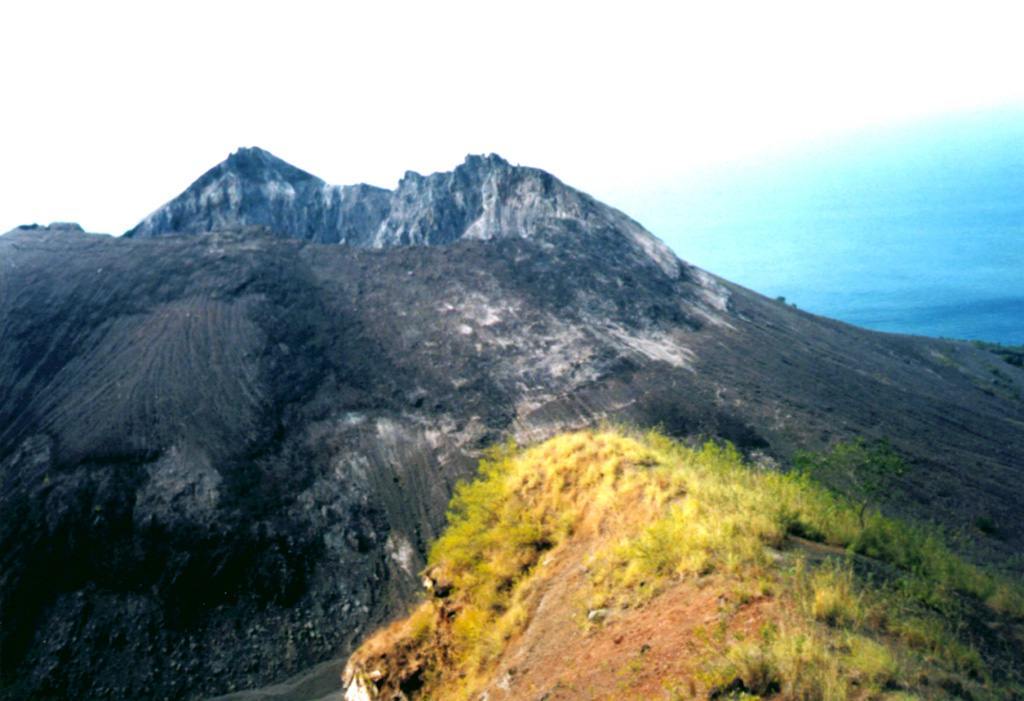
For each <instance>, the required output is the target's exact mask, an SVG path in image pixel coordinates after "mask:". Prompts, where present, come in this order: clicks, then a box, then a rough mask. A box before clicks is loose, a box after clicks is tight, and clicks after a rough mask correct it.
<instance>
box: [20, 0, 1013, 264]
mask: <svg viewBox="0 0 1024 701" xmlns="http://www.w3.org/2000/svg"><path fill="white" fill-rule="evenodd" d="M1022 19H1024V9H1021V8H1020V6H1019V4H1017V3H1013V2H972V3H970V4H967V3H943V2H928V3H923V2H898V1H893V0H890V1H888V2H881V3H874V2H857V3H825V2H812V3H790V2H772V3H764V2H758V3H730V2H716V3H709V2H694V3H686V2H674V3H671V2H665V1H664V0H662V1H660V2H644V1H642V0H637V1H634V2H630V3H605V2H600V1H599V0H590V1H589V2H585V3H584V2H558V1H557V0H546V1H543V2H533V1H531V0H521V1H519V2H516V3H482V2H416V3H405V2H358V3H356V2H351V3H350V2H311V1H303V0H292V1H291V2H289V3H281V2H273V3H267V2H259V1H252V2H246V3H240V2H218V1H217V0H203V1H202V2H193V1H192V0H176V2H173V3H167V2H146V3H141V2H110V1H108V0H94V1H92V2H88V3H83V2H52V1H47V0H35V1H33V2H20V3H6V4H5V5H4V8H3V9H2V10H0V20H2V21H0V27H2V29H0V33H2V35H3V36H2V37H0V123H2V125H3V128H2V130H0V164H2V167H0V179H2V180H0V193H2V195H0V231H6V230H8V229H10V228H13V227H15V226H17V225H19V224H27V223H34V222H38V223H41V224H45V223H49V222H51V221H77V222H79V223H81V224H82V226H83V227H84V228H85V229H86V230H88V231H96V232H107V233H115V234H119V233H122V232H123V231H125V230H127V229H128V228H130V227H132V226H133V225H134V224H135V223H136V222H137V221H138V220H140V219H141V218H142V217H144V216H145V215H147V214H148V213H149V212H150V211H152V210H154V209H156V208H157V207H159V206H160V205H161V204H163V203H164V202H166V201H168V200H170V199H172V198H173V197H174V196H176V195H177V194H178V193H180V192H181V191H182V190H184V189H185V188H186V187H187V186H188V185H189V184H190V183H191V182H192V181H193V180H195V179H196V178H197V177H198V176H199V175H201V174H202V173H203V172H204V171H205V170H207V169H208V168H210V167H212V166H213V165H215V164H216V163H218V162H220V161H221V160H223V159H224V158H225V157H226V156H227V155H228V154H229V153H231V152H232V151H234V150H235V149H237V148H238V147H240V146H260V147H262V148H264V149H267V150H269V151H271V152H272V153H274V154H275V155H277V156H279V157H281V158H283V159H284V160H286V161H288V162H290V163H292V164H294V165H296V166H298V167H300V168H303V169H305V170H307V171H309V172H311V173H313V174H315V175H317V176H319V177H321V178H323V179H324V180H326V181H328V182H331V183H335V184H351V183H356V182H368V183H371V184H374V185H378V186H382V187H388V188H393V187H394V186H395V185H396V184H397V182H398V180H399V179H400V178H401V177H402V175H403V174H404V172H405V171H406V170H415V171H418V172H420V173H424V174H427V173H431V172H436V171H445V170H451V169H452V168H453V167H454V166H456V165H458V164H459V163H461V162H462V160H463V159H464V157H465V156H466V154H468V153H498V154H500V155H502V156H503V157H504V158H506V159H507V160H509V161H510V162H512V163H518V164H521V165H529V166H535V167H539V168H543V169H545V170H548V171H549V172H551V173H553V174H555V175H556V176H557V177H559V178H560V179H561V180H563V181H564V182H566V183H568V184H569V185H572V186H573V187H576V188H577V189H580V190H583V191H585V192H588V193H590V194H592V195H594V196H595V197H598V198H599V199H601V200H604V201H606V202H608V203H609V204H612V205H614V206H617V207H620V208H621V209H624V210H625V211H626V212H627V213H628V214H631V215H633V216H634V217H635V218H637V219H639V220H640V221H641V223H644V218H643V216H641V215H640V214H639V213H637V212H633V211H630V204H631V203H637V202H650V201H653V200H652V199H651V198H650V197H647V196H646V195H647V194H648V193H650V192H654V191H661V192H664V191H665V190H666V188H673V187H685V183H687V182H692V181H693V179H694V178H697V177H700V175H701V174H702V173H706V172H709V171H713V170H714V169H716V168H720V167H733V166H735V164H737V163H739V164H742V163H744V162H746V161H756V160H758V159H761V160H763V159H765V158H771V157H772V156H773V154H779V153H785V152H787V151H788V150H793V149H799V148H802V147H803V146H804V145H806V144H807V143H814V142H822V141H828V140H829V139H833V138H840V137H841V136H842V135H843V134H845V133H849V132H851V131H856V130H859V129H865V128H874V127H877V126H878V125H890V124H891V125H899V124H908V123H913V121H914V120H917V119H921V118H925V117H928V116H930V115H942V114H951V113H957V112H965V111H968V112H969V111H979V110H986V109H994V108H1003V107H1006V106H1022V105H1024V80H1021V79H1020V74H1019V67H1020V66H1022V65H1024V42H1021V41H1020V37H1019V27H1020V26H1021V20H1022ZM654 199H657V198H654ZM647 214H648V215H649V216H650V218H651V219H653V220H658V216H657V215H658V213H657V212H648V213H647ZM654 233H655V234H657V233H658V231H656V230H655V231H654ZM670 243H671V242H670ZM677 252H678V251H677ZM684 257H685V256H684Z"/></svg>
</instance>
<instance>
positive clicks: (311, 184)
mask: <svg viewBox="0 0 1024 701" xmlns="http://www.w3.org/2000/svg"><path fill="white" fill-rule="evenodd" d="M389 199H390V193H389V192H388V191H387V190H383V189H381V188H376V187H372V186H370V185H352V186H347V187H345V186H339V185H328V184H327V183H325V182H324V181H323V180H321V179H320V178H317V177H315V176H313V175H310V174H309V173H307V172H306V171H304V170H300V169H298V168H296V167H295V166H292V165H290V164H288V163H285V162H284V161H282V160H281V159H280V158H277V157H275V156H273V155H272V154H270V153H268V152H267V151H264V150H263V149H260V148H241V149H239V150H238V151H236V152H235V153H233V154H231V155H230V156H229V157H228V158H227V160H225V161H224V162H222V163H220V164H218V165H216V166H214V167H213V168H211V169H210V170H208V171H207V172H206V173H204V174H203V175H202V177H200V178H199V179H198V180H196V181H195V182H194V183H192V185H190V186H189V188H188V189H187V190H185V192H183V193H181V194H180V195H178V197H176V198H174V199H173V200H171V201H170V202H168V203H167V204H165V205H164V206H162V207H160V208H159V209H157V210H156V211H155V212H153V213H152V214H150V215H149V216H148V217H146V218H145V219H143V220H142V221H141V222H139V224H138V225H137V226H135V228H133V229H131V230H130V231H128V232H126V233H125V237H127V238H147V237H151V236H157V235H160V234H165V233H168V232H178V233H186V234H195V233H201V232H205V231H214V230H216V229H225V228H232V227H242V226H265V227H270V228H271V229H273V230H274V231H275V232H277V233H278V234H279V235H282V236H287V237H290V238H297V239H303V240H307V241H316V242H317V243H338V242H345V243H351V244H354V245H367V243H368V237H369V236H370V234H371V232H374V231H376V230H377V228H378V227H379V226H380V223H381V221H382V220H383V219H384V217H385V216H386V214H387V211H388V205H389Z"/></svg>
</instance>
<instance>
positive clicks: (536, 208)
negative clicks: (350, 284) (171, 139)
mask: <svg viewBox="0 0 1024 701" xmlns="http://www.w3.org/2000/svg"><path fill="white" fill-rule="evenodd" d="M244 226H263V227H267V228H268V229H271V230H272V231H274V232H276V233H277V234H279V235H282V236H286V237H289V238H297V239H303V240H307V241H315V242H318V243H345V244H348V245H351V246H358V247H373V248H385V247H389V246H401V245H429V246H435V245H442V244H447V243H451V242H453V241H455V240H458V239H461V238H466V239H476V240H488V239H496V238H503V237H508V236H516V237H537V236H543V235H544V234H546V233H547V232H550V231H552V230H564V229H565V228H566V227H567V226H571V227H574V228H575V230H576V231H578V232H586V235H587V236H600V235H608V233H609V232H611V236H612V237H613V238H624V239H625V240H626V241H628V242H629V244H630V247H631V249H633V255H634V256H635V257H636V259H637V260H638V262H643V261H648V260H649V261H653V262H654V263H655V264H656V265H658V266H659V267H660V268H661V269H662V271H664V272H665V273H666V274H668V275H671V276H676V275H677V274H678V269H677V268H678V262H677V260H676V257H675V255H674V254H673V253H672V251H671V250H670V249H669V248H668V247H667V246H665V244H664V243H662V242H661V241H660V240H658V239H657V238H655V237H654V236H653V235H651V234H650V232H648V231H646V230H645V229H644V228H643V227H642V226H640V224H638V223H636V222H635V221H633V220H632V219H630V218H629V217H627V216H626V215H625V214H623V213H622V212H619V211H618V210H616V209H613V208H612V207H609V206H608V205H605V204H603V203H601V202H598V201H597V200H595V199H593V198H592V197H590V196H589V195H586V194H584V193H582V192H579V191H577V190H574V189H573V188H571V187H568V186H567V185H565V184H564V183H562V182H561V181H559V180H558V179H557V178H555V177H554V176H552V175H551V174H549V173H546V172H544V171H542V170H539V169H536V168H525V167H521V166H512V165H510V164H509V163H508V162H507V161H505V160H504V159H502V158H501V157H500V156H497V155H494V154H491V155H489V156H467V157H466V160H465V162H464V163H462V164H461V165H459V166H458V167H456V168H455V169H454V170H453V171H452V172H448V173H434V174H433V175H429V176H422V175H420V174H418V173H414V172H412V171H409V172H407V173H406V174H405V177H403V178H402V180H401V181H400V182H399V184H398V187H397V188H396V189H395V190H394V191H393V192H392V191H388V190H383V189H381V188H376V187H373V186H370V185H350V186H340V185H328V184H327V183H325V182H324V181H322V180H320V179H319V178H316V177H314V176H312V175H310V174H309V173H307V172H305V171H303V170H299V169H298V168H295V167H294V166H291V165H289V164H288V163H285V162H284V161H282V160H280V159H279V158H277V157H275V156H273V155H272V154H270V153H268V152H267V151H264V150H262V149H259V148H242V149H239V150H238V151H237V152H235V153H234V154H232V155H231V156H229V157H228V158H227V160H225V161H224V162H223V163H220V164H219V165H217V166H215V167H214V168H212V169H210V170H209V171H208V172H206V173H205V174H204V175H203V176H202V177H200V178H199V179H198V180H197V181H196V182H195V183H193V184H192V185H191V186H189V188H188V189H186V190H185V192H183V193H182V194H181V195H179V196H178V197H176V198H175V199H174V200H172V201H170V202H168V203H167V204H165V205H164V206H162V207H160V208H159V209H157V210H156V211H155V212H153V213H152V214H150V215H149V216H148V217H146V218H145V219H144V220H143V221H142V222H141V223H140V224H139V225H138V226H136V227H135V228H133V229H132V230H130V231H128V232H127V233H126V234H125V236H126V237H128V238H146V237H151V236H159V235H162V234H167V233H188V234H192V233H201V232H206V231H213V230H216V229H231V228H238V227H244Z"/></svg>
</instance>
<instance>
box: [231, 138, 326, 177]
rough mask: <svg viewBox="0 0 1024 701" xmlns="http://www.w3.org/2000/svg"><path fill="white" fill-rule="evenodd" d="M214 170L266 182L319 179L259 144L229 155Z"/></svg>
mask: <svg viewBox="0 0 1024 701" xmlns="http://www.w3.org/2000/svg"><path fill="white" fill-rule="evenodd" d="M213 171H219V173H218V174H221V173H232V174H234V175H236V176H238V177H242V178H246V179H248V180H254V181H265V182H275V181H276V182H286V183H292V184H294V183H299V182H304V181H307V180H319V178H317V177H316V176H315V175H311V174H309V173H307V172H306V171H304V170H302V169H301V168H296V167H295V166H293V165H292V164H290V163H288V162H287V161H283V160H281V159H280V158H278V157H277V156H275V155H274V154H272V153H270V152H269V151H265V150H263V149H261V148H259V147H258V146H251V147H242V148H240V149H238V150H237V151H235V152H234V153H232V154H231V155H230V156H228V158H227V160H225V161H224V162H222V163H221V164H220V165H219V166H216V167H215V168H214V169H213ZM213 171H211V172H213Z"/></svg>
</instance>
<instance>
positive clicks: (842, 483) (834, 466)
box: [793, 438, 906, 528]
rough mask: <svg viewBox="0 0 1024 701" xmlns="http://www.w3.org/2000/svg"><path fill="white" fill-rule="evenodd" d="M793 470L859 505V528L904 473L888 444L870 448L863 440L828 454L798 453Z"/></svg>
mask: <svg viewBox="0 0 1024 701" xmlns="http://www.w3.org/2000/svg"><path fill="white" fill-rule="evenodd" d="M793 468H794V469H795V470H796V471H798V472H800V473H802V474H805V475H807V476H808V477H810V478H811V479H814V480H817V481H818V482H821V483H823V484H825V485H826V486H828V487H829V488H830V489H832V490H833V491H835V492H837V493H839V494H842V495H843V496H845V497H846V498H847V499H849V500H850V501H851V502H853V503H854V504H857V505H859V507H860V508H859V509H858V511H857V516H858V517H859V518H860V526H861V528H864V514H865V513H866V512H867V509H868V507H869V506H871V505H872V504H877V502H878V500H879V498H880V497H881V496H882V495H883V494H884V493H885V492H886V491H887V490H888V489H889V488H890V487H891V486H892V483H893V482H894V481H895V480H896V478H897V477H899V476H900V475H902V474H903V473H904V472H906V464H905V463H904V462H903V460H902V459H901V458H900V456H899V455H897V454H896V451H894V450H893V449H892V446H890V445H889V444H888V443H887V442H885V441H882V442H880V443H876V444H874V445H870V446H869V445H867V444H866V443H865V442H864V439H862V438H857V439H856V440H854V441H850V442H848V443H837V444H836V445H835V446H834V447H833V448H832V450H830V451H829V452H827V453H810V452H805V451H798V452H797V454H796V455H795V456H794V457H793Z"/></svg>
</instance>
